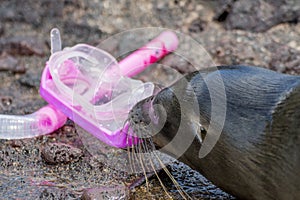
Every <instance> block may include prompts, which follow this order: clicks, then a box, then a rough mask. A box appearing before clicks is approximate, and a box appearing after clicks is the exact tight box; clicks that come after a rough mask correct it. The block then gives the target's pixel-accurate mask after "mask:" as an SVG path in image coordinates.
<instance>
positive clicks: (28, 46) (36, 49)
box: [0, 36, 45, 56]
mask: <svg viewBox="0 0 300 200" xmlns="http://www.w3.org/2000/svg"><path fill="white" fill-rule="evenodd" d="M44 45H45V44H44V42H43V41H41V40H39V39H37V38H36V37H29V36H27V37H26V36H13V37H8V38H1V39H0V53H1V52H6V53H8V54H11V55H25V56H31V55H37V56H44V50H43V48H44Z"/></svg>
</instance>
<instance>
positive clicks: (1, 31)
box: [0, 24, 4, 36]
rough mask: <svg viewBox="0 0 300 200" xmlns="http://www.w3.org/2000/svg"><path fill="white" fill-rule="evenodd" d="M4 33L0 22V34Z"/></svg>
mask: <svg viewBox="0 0 300 200" xmlns="http://www.w3.org/2000/svg"><path fill="white" fill-rule="evenodd" d="M3 34H4V28H3V26H2V25H1V24H0V36H1V35H3Z"/></svg>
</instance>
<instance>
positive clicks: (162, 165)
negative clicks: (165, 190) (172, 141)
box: [153, 152, 192, 199]
mask: <svg viewBox="0 0 300 200" xmlns="http://www.w3.org/2000/svg"><path fill="white" fill-rule="evenodd" d="M153 154H154V155H155V156H156V157H157V159H158V161H159V163H160V165H161V167H162V169H163V170H164V172H165V173H166V174H167V175H168V177H169V178H170V179H171V181H172V182H173V183H174V185H175V187H176V189H177V190H178V192H179V194H180V195H181V196H182V197H183V198H184V199H192V198H191V197H190V195H188V194H187V193H186V192H185V191H184V190H183V189H182V187H181V186H180V185H179V183H178V182H177V181H176V180H175V178H174V177H173V176H172V174H171V173H170V171H169V170H168V169H167V167H166V165H165V164H164V163H163V162H162V160H161V159H160V158H159V156H158V155H157V154H155V153H154V152H153ZM186 197H187V198H186Z"/></svg>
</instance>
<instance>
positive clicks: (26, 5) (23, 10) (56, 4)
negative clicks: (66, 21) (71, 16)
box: [0, 0, 64, 26]
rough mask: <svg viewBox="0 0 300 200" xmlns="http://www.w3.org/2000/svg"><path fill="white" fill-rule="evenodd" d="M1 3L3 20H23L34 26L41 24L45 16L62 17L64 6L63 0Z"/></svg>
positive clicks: (15, 0)
mask: <svg viewBox="0 0 300 200" xmlns="http://www.w3.org/2000/svg"><path fill="white" fill-rule="evenodd" d="M1 4H2V5H1V7H0V20H1V21H8V22H10V21H13V22H23V23H28V24H31V25H34V26H39V25H41V24H42V22H43V20H44V18H49V17H51V18H53V17H62V14H63V8H64V2H63V1H51V0H41V1H39V0H33V1H26V2H20V1H18V0H10V1H8V0H4V1H3V2H2V3H1Z"/></svg>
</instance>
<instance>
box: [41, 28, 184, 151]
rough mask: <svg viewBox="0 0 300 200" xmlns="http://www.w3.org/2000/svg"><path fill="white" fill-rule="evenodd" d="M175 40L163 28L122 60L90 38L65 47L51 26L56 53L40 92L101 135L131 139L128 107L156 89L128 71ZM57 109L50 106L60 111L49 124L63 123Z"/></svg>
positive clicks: (119, 142) (115, 140) (114, 142)
mask: <svg viewBox="0 0 300 200" xmlns="http://www.w3.org/2000/svg"><path fill="white" fill-rule="evenodd" d="M177 46H178V39H177V37H176V35H175V34H174V33H172V32H169V31H167V32H163V33H161V34H160V35H159V36H158V37H157V38H155V39H154V40H152V41H150V42H149V43H148V44H146V45H145V46H144V47H142V48H140V49H139V50H137V51H135V52H133V53H132V54H131V55H129V56H128V57H126V58H125V59H123V60H122V61H121V62H120V63H118V62H117V61H116V59H115V58H114V57H113V56H111V55H110V54H108V53H107V52H105V51H103V50H101V49H98V48H95V47H92V46H89V45H86V44H78V45H76V46H74V47H71V48H65V49H64V50H61V40H60V34H59V31H58V29H53V30H52V31H51V53H52V55H51V57H50V59H49V61H48V62H47V65H46V67H45V69H44V72H43V75H42V79H41V87H40V94H41V96H42V97H43V98H44V99H45V100H46V101H47V102H48V103H49V104H51V105H52V106H53V107H54V108H55V109H56V110H59V111H61V112H62V113H63V114H64V115H65V116H67V117H68V118H70V119H72V120H73V121H74V122H75V123H76V124H78V125H80V126H81V127H82V128H84V129H85V130H87V131H88V132H90V133H91V134H93V135H94V136H96V137H97V138H98V139H100V140H101V141H103V142H105V143H107V144H109V145H111V146H115V147H119V148H123V147H126V146H128V145H132V144H134V143H136V142H137V140H138V139H137V138H135V139H129V140H128V137H127V135H126V134H127V131H128V124H125V125H124V123H125V121H126V119H127V115H128V112H129V111H130V109H131V108H132V107H133V106H134V105H135V104H136V103H137V102H138V101H140V100H142V99H145V98H147V97H149V96H151V95H152V94H153V91H154V84H153V83H150V82H148V83H143V82H142V81H139V80H134V79H131V78H129V77H131V76H134V75H136V74H138V73H140V72H141V71H143V70H144V69H145V68H146V67H147V66H149V65H151V64H153V63H155V62H156V61H157V60H159V59H161V58H162V57H163V56H165V55H166V54H168V53H169V52H172V51H174V50H175V49H176V48H177ZM53 107H51V108H53ZM55 109H54V110H55ZM59 111H57V112H56V113H54V112H52V113H53V115H56V117H54V116H53V117H52V118H51V119H52V120H50V121H52V122H49V120H48V122H46V124H48V125H49V123H57V126H56V128H59V127H60V126H62V125H63V123H64V122H65V117H63V116H62V113H60V112H59ZM57 116H59V117H57ZM53 119H54V120H53ZM59 119H60V120H59ZM62 119H63V120H62ZM53 121H54V122H53ZM59 121H60V122H59ZM58 122H59V123H58ZM130 138H131V137H130ZM133 140H134V141H133Z"/></svg>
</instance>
